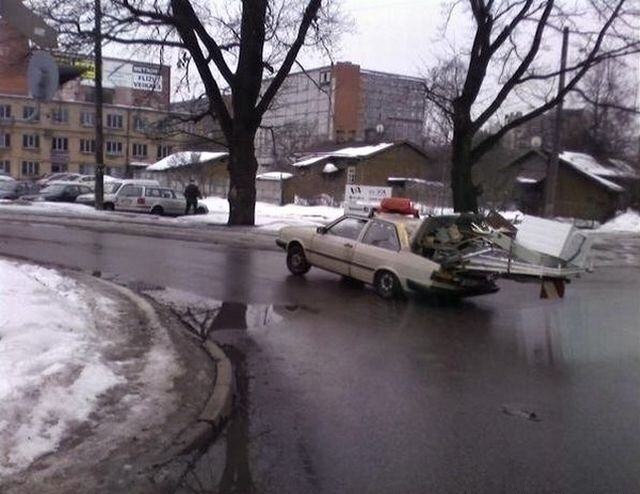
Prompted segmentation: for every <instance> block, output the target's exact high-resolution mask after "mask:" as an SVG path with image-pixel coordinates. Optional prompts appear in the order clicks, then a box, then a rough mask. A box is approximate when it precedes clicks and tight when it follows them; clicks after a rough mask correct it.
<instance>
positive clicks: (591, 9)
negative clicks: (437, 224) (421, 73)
mask: <svg viewBox="0 0 640 494" xmlns="http://www.w3.org/2000/svg"><path fill="white" fill-rule="evenodd" d="M568 4H573V2H563V1H562V0H557V1H556V0H457V1H455V2H452V4H451V6H450V11H449V12H448V16H447V19H450V18H451V17H452V16H453V15H454V13H455V11H456V9H463V10H462V15H463V16H464V17H466V18H467V19H468V20H470V22H471V24H472V26H473V30H474V34H473V37H472V38H470V39H472V43H471V47H470V48H469V50H468V51H467V52H466V53H460V52H458V53H457V55H456V58H455V59H454V61H453V62H446V63H442V62H441V63H440V65H439V67H436V71H435V72H434V73H432V74H431V77H430V78H428V79H427V81H426V97H427V98H428V100H429V101H430V102H431V103H432V104H433V105H434V106H435V107H436V108H437V109H438V110H439V111H440V112H441V115H443V116H445V117H446V118H447V119H448V121H449V122H450V124H451V128H452V131H451V147H452V151H451V183H452V188H453V202H454V209H455V210H456V211H476V210H477V208H478V195H479V192H480V191H479V189H478V188H477V187H476V186H475V185H474V181H473V179H472V169H473V166H474V165H475V164H476V163H478V161H479V160H480V159H481V158H482V157H483V156H484V155H486V154H487V153H488V152H489V151H490V150H491V149H493V148H494V146H496V144H497V143H498V142H499V141H500V139H501V138H502V137H503V136H504V135H505V134H506V133H507V132H509V131H510V130H511V129H514V128H516V127H518V126H519V125H521V124H523V123H525V122H527V121H529V120H531V119H533V118H535V117H537V116H539V115H542V114H543V113H545V112H546V111H548V110H550V109H552V108H554V107H556V106H557V105H558V103H559V102H560V101H561V100H562V99H563V98H564V97H565V95H566V94H567V93H569V92H570V91H572V90H574V89H575V88H576V86H577V84H578V83H579V82H580V81H581V79H582V78H583V77H584V76H585V74H587V72H588V71H589V70H590V69H591V68H592V67H594V66H596V65H597V64H599V63H601V62H602V61H604V60H607V59H610V58H613V57H622V56H625V55H628V54H630V53H635V52H637V51H638V49H639V48H640V40H638V37H637V33H636V31H635V29H634V25H633V21H632V20H631V19H632V18H633V16H635V15H637V12H636V11H634V10H633V9H632V1H631V0H616V1H615V2H611V1H610V0H589V1H585V2H583V6H582V8H581V10H580V11H576V10H574V11H570V10H569V7H568ZM465 6H466V8H464V7H465ZM562 25H570V26H571V30H572V33H574V38H575V39H579V40H580V45H581V47H582V48H581V50H580V51H579V54H574V56H573V57H572V59H571V61H570V63H569V64H568V65H567V68H566V70H565V76H566V85H565V88H564V90H563V91H559V92H557V91H556V92H554V91H552V89H553V84H554V81H555V80H556V79H557V78H558V76H559V75H560V71H559V70H558V69H552V68H549V67H548V63H546V59H548V57H549V53H548V51H547V50H545V48H544V47H545V45H547V44H554V43H555V41H556V40H557V39H558V33H559V31H560V30H561V28H562ZM584 26H592V27H593V28H591V29H590V28H585V27H584ZM555 44H557V43H555ZM575 51H578V50H575ZM460 63H463V66H464V71H463V73H462V77H460V72H459V66H460ZM539 90H542V94H540V92H539ZM523 95H525V96H524V97H525V98H526V100H527V101H526V106H527V109H526V111H524V112H523V113H522V114H521V115H520V116H519V117H518V118H514V119H511V120H509V121H508V122H506V123H504V124H502V125H497V128H495V129H492V132H491V133H490V134H488V135H486V136H484V137H483V138H481V139H476V137H477V136H478V135H479V132H480V130H481V129H482V128H483V127H485V126H487V125H488V124H489V123H493V124H496V120H497V118H496V117H497V116H499V114H500V111H501V109H502V108H503V107H508V106H509V105H511V104H513V102H514V99H517V98H518V97H523Z"/></svg>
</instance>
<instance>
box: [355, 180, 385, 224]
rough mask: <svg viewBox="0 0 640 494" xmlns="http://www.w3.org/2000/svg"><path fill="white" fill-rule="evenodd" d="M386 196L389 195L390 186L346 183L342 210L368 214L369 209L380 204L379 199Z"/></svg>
mask: <svg viewBox="0 0 640 494" xmlns="http://www.w3.org/2000/svg"><path fill="white" fill-rule="evenodd" d="M387 197H391V187H378V186H375V185H356V184H352V185H349V184H347V186H346V187H345V190H344V211H345V213H348V214H358V215H363V216H368V214H369V213H370V212H371V209H372V208H374V207H378V206H380V201H382V199H385V198H387Z"/></svg>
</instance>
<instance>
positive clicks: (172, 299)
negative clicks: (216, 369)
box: [144, 288, 300, 339]
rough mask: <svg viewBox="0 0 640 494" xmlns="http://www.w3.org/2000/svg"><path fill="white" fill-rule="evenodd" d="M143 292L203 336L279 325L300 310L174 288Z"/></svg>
mask: <svg viewBox="0 0 640 494" xmlns="http://www.w3.org/2000/svg"><path fill="white" fill-rule="evenodd" d="M144 293H145V294H146V295H148V296H150V297H151V298H153V299H154V300H155V301H157V302H159V303H161V304H163V305H166V306H168V307H169V308H170V309H171V310H172V311H173V312H174V313H175V314H176V315H177V316H178V317H179V318H180V320H181V321H182V322H183V323H185V324H186V325H187V326H188V327H189V328H190V329H191V330H192V332H194V333H195V334H196V335H197V336H198V337H200V338H202V339H206V338H207V337H208V336H209V334H210V333H211V332H213V331H218V330H224V329H246V330H253V329H258V328H261V327H264V326H271V325H274V324H278V323H280V322H281V321H282V320H283V319H284V318H285V317H286V316H287V315H288V314H292V313H294V312H296V311H297V310H298V309H300V307H299V306H297V305H270V304H244V303H240V302H222V301H219V300H213V299H210V298H205V297H201V296H199V295H195V294H193V293H190V292H187V291H184V290H176V289H173V288H167V289H152V290H146V291H145V292H144Z"/></svg>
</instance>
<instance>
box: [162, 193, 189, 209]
mask: <svg viewBox="0 0 640 494" xmlns="http://www.w3.org/2000/svg"><path fill="white" fill-rule="evenodd" d="M162 197H163V198H164V199H163V201H164V202H166V204H167V208H168V210H169V211H170V212H171V214H175V215H179V214H184V210H185V207H186V204H185V201H184V199H182V200H181V199H180V197H179V194H177V193H176V191H174V190H172V189H162Z"/></svg>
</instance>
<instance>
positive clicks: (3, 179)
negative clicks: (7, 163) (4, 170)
mask: <svg viewBox="0 0 640 494" xmlns="http://www.w3.org/2000/svg"><path fill="white" fill-rule="evenodd" d="M14 181H15V178H13V177H11V176H9V175H4V174H0V182H14Z"/></svg>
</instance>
